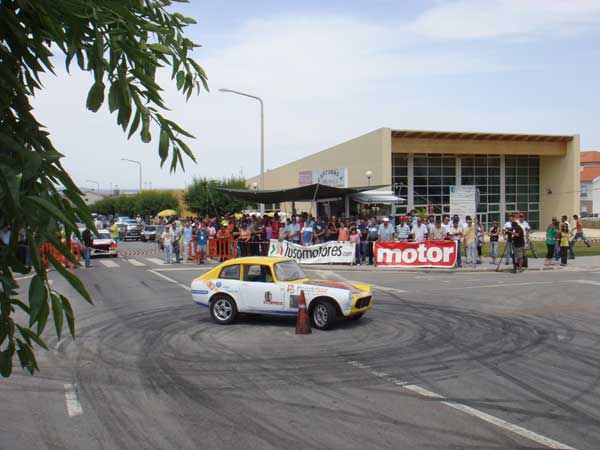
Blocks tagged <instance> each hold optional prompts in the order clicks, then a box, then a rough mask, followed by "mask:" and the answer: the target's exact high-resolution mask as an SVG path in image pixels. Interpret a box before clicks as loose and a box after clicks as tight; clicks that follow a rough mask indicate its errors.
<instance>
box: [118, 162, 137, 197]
mask: <svg viewBox="0 0 600 450" xmlns="http://www.w3.org/2000/svg"><path fill="white" fill-rule="evenodd" d="M121 161H129V162H131V163H134V164H137V165H138V166H139V167H140V192H142V163H141V161H136V160H135V159H128V158H121Z"/></svg>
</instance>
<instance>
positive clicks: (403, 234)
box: [396, 216, 410, 242]
mask: <svg viewBox="0 0 600 450" xmlns="http://www.w3.org/2000/svg"><path fill="white" fill-rule="evenodd" d="M407 221H408V219H407V218H406V216H402V217H400V224H399V225H398V226H397V227H396V237H397V238H398V240H399V241H400V242H408V235H409V234H410V227H409V226H408V224H407V223H406V222H407Z"/></svg>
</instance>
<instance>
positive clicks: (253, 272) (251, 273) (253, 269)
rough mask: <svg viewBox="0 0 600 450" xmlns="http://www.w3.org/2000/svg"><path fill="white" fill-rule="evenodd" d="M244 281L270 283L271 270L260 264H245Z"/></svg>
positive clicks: (271, 277)
mask: <svg viewBox="0 0 600 450" xmlns="http://www.w3.org/2000/svg"><path fill="white" fill-rule="evenodd" d="M244 281H254V282H259V283H272V282H273V275H272V274H271V268H270V267H269V266H265V265H262V264H246V265H244Z"/></svg>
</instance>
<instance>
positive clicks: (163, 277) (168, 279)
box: [148, 269, 192, 292]
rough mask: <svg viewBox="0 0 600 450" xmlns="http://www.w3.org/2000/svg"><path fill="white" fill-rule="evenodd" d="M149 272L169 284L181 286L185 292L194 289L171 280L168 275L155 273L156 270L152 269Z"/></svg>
mask: <svg viewBox="0 0 600 450" xmlns="http://www.w3.org/2000/svg"><path fill="white" fill-rule="evenodd" d="M148 272H150V273H153V274H154V275H156V276H157V277H160V278H162V279H163V280H166V281H168V282H169V283H173V284H176V285H177V286H179V287H180V288H182V289H185V290H186V291H188V292H189V291H191V290H192V288H191V287H189V286H186V285H185V284H183V283H180V282H179V281H177V280H174V279H173V278H169V277H168V276H166V275H163V274H162V273H158V272H157V271H155V270H152V269H150V270H148Z"/></svg>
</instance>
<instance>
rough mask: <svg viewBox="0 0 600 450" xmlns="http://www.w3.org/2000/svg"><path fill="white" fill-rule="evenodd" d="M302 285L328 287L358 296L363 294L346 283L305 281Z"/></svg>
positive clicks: (355, 287)
mask: <svg viewBox="0 0 600 450" xmlns="http://www.w3.org/2000/svg"><path fill="white" fill-rule="evenodd" d="M302 284H308V285H312V286H323V287H330V288H335V289H346V290H347V291H350V292H352V293H353V294H358V293H359V292H363V290H362V289H359V288H358V287H357V286H355V285H353V284H352V283H347V282H345V281H332V280H306V281H304V282H303V283H302Z"/></svg>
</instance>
